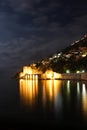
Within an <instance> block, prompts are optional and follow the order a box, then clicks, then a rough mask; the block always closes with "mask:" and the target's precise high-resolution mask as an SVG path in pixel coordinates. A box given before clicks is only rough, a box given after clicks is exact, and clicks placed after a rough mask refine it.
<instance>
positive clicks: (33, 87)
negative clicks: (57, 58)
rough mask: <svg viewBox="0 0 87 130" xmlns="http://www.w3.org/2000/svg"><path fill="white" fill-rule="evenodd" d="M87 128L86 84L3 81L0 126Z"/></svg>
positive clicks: (5, 78) (0, 91)
mask: <svg viewBox="0 0 87 130" xmlns="http://www.w3.org/2000/svg"><path fill="white" fill-rule="evenodd" d="M35 125H36V126H37V125H38V126H41V127H43V126H48V127H51V126H53V127H66V126H71V127H72V126H76V127H77V126H81V127H84V126H87V81H70V80H39V81H38V80H22V79H21V80H15V79H12V78H11V77H10V76H3V77H1V79H0V126H8V127H13V126H14V127H15V126H19V127H22V126H23V127H25V126H27V127H30V126H35Z"/></svg>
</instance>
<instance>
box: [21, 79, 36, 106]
mask: <svg viewBox="0 0 87 130" xmlns="http://www.w3.org/2000/svg"><path fill="white" fill-rule="evenodd" d="M19 85H20V98H21V101H22V102H23V103H24V104H26V105H32V104H33V103H34V102H35V100H36V98H37V95H38V80H23V79H21V80H19Z"/></svg>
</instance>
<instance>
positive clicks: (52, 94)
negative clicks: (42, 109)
mask: <svg viewBox="0 0 87 130" xmlns="http://www.w3.org/2000/svg"><path fill="white" fill-rule="evenodd" d="M38 82H41V86H40V85H38ZM61 83H62V81H61V80H42V81H38V80H23V79H20V81H19V85H20V99H21V102H22V103H23V104H28V105H32V104H33V103H35V102H36V101H37V97H38V95H40V93H42V95H40V96H41V98H42V103H43V104H44V105H45V104H46V102H47V101H49V103H51V102H52V101H53V102H54V103H55V102H56V101H57V100H58V94H59V90H60V87H61Z"/></svg>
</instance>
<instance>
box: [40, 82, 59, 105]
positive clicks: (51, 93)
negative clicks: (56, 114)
mask: <svg viewBox="0 0 87 130" xmlns="http://www.w3.org/2000/svg"><path fill="white" fill-rule="evenodd" d="M42 83H43V104H44V106H45V105H47V104H46V102H47V101H50V103H51V102H53V103H54V105H55V107H57V105H58V99H59V98H58V97H59V91H60V87H61V83H62V81H61V80H43V81H42Z"/></svg>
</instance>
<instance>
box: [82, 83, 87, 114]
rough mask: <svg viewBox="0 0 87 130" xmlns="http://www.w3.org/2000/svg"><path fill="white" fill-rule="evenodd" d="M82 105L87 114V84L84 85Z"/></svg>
mask: <svg viewBox="0 0 87 130" xmlns="http://www.w3.org/2000/svg"><path fill="white" fill-rule="evenodd" d="M82 107H83V112H84V114H85V115H87V91H86V86H85V84H83V85H82Z"/></svg>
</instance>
